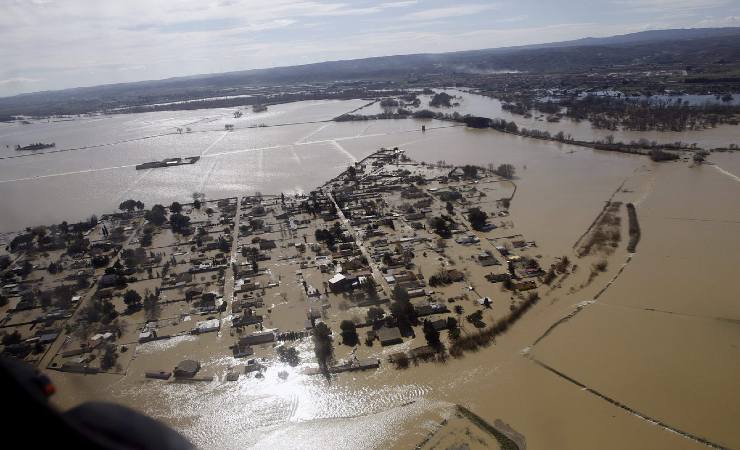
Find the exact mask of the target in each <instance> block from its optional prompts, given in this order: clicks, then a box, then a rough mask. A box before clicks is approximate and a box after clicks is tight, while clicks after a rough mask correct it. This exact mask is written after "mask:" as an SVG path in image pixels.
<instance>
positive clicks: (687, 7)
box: [612, 0, 732, 13]
mask: <svg viewBox="0 0 740 450" xmlns="http://www.w3.org/2000/svg"><path fill="white" fill-rule="evenodd" d="M612 3H613V4H615V5H617V6H620V7H623V8H626V9H629V10H630V11H635V12H642V13H671V12H673V13H675V12H679V11H697V10H703V9H709V8H718V7H722V6H726V5H728V4H730V3H732V0H614V1H612Z"/></svg>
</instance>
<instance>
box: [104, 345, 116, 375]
mask: <svg viewBox="0 0 740 450" xmlns="http://www.w3.org/2000/svg"><path fill="white" fill-rule="evenodd" d="M117 361H118V353H117V352H116V346H115V345H113V344H108V345H106V347H105V352H104V353H103V357H102V358H101V359H100V368H101V369H103V370H108V369H110V368H111V367H113V366H115V365H116V362H117Z"/></svg>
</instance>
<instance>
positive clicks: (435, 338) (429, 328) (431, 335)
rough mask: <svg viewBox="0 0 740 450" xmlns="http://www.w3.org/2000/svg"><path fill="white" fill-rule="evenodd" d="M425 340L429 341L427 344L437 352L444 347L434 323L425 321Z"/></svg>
mask: <svg viewBox="0 0 740 450" xmlns="http://www.w3.org/2000/svg"><path fill="white" fill-rule="evenodd" d="M423 329H424V338H425V339H426V340H427V344H429V346H430V347H433V348H434V349H436V350H437V351H439V349H440V348H441V347H442V342H440V340H439V331H437V330H436V329H435V328H434V325H432V322H430V321H428V320H425V321H424V327H423Z"/></svg>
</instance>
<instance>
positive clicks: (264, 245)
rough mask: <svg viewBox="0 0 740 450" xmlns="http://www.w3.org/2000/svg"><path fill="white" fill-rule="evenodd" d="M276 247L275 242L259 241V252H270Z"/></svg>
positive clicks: (268, 240)
mask: <svg viewBox="0 0 740 450" xmlns="http://www.w3.org/2000/svg"><path fill="white" fill-rule="evenodd" d="M275 247H277V244H275V241H273V240H271V239H260V250H271V249H273V248H275Z"/></svg>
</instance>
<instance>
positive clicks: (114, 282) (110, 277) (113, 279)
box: [98, 273, 119, 288]
mask: <svg viewBox="0 0 740 450" xmlns="http://www.w3.org/2000/svg"><path fill="white" fill-rule="evenodd" d="M118 279H119V276H118V275H116V274H113V273H107V274H105V275H103V276H102V277H100V282H98V285H99V286H100V288H107V287H113V286H118Z"/></svg>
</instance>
